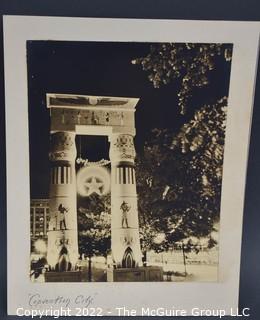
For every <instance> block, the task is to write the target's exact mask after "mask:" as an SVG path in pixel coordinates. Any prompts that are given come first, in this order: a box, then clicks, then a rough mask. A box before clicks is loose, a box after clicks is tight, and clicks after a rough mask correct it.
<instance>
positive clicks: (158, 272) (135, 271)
mask: <svg viewBox="0 0 260 320" xmlns="http://www.w3.org/2000/svg"><path fill="white" fill-rule="evenodd" d="M107 281H108V282H145V281H151V282H152V281H163V269H162V268H161V267H153V266H150V267H137V268H118V269H112V268H111V269H108V270H107Z"/></svg>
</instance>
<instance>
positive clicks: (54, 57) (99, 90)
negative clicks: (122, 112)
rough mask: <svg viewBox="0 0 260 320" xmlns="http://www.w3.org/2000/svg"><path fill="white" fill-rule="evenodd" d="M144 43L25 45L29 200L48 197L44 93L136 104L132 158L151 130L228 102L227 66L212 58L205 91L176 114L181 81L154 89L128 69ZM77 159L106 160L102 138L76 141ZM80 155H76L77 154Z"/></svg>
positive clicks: (176, 129) (174, 127)
mask: <svg viewBox="0 0 260 320" xmlns="http://www.w3.org/2000/svg"><path fill="white" fill-rule="evenodd" d="M150 45H151V44H150V43H136V42H129V43H127V42H71V41H28V42H27V66H28V97H29V107H28V110H29V140H30V144H29V145H30V180H31V181H30V182H31V186H30V187H31V198H36V199H37V198H48V197H49V194H48V193H49V159H48V151H49V135H50V133H49V127H50V115H49V109H47V107H46V93H63V94H64V93H66V94H83V95H84V94H87V95H97V96H119V97H136V98H140V100H139V102H138V104H137V106H136V113H135V125H136V137H135V147H136V151H137V153H139V154H140V153H142V151H143V148H144V144H145V142H146V141H147V140H148V141H149V139H151V130H153V129H154V128H169V129H170V130H173V131H174V132H176V133H178V132H179V130H180V127H181V126H182V125H183V124H184V123H187V122H188V121H189V120H191V119H192V118H193V117H194V112H195V110H198V109H200V108H201V107H202V106H203V105H205V104H209V105H211V104H214V103H216V101H217V100H218V99H221V98H222V97H223V96H228V91H229V78H230V67H231V63H230V62H226V61H225V59H223V58H216V66H215V69H214V70H213V71H211V72H210V74H209V85H207V86H205V87H203V88H198V89H197V90H193V96H192V98H191V99H190V103H189V107H188V112H187V113H186V114H185V116H183V115H181V114H180V108H179V106H178V99H177V98H178V96H177V94H178V92H179V89H180V82H181V81H171V83H170V84H168V85H162V86H161V87H160V88H158V89H155V88H154V87H153V85H152V83H151V82H150V81H149V80H148V78H147V73H145V72H144V71H143V70H142V68H141V66H137V65H133V64H131V61H132V60H133V59H135V58H139V57H144V56H146V55H147V54H148V53H149V51H150ZM76 143H77V150H78V157H83V158H84V159H86V158H87V159H89V160H90V161H98V160H100V159H102V158H104V159H109V155H108V151H109V143H108V141H107V137H93V136H82V137H78V136H77V138H76ZM79 153H80V154H79Z"/></svg>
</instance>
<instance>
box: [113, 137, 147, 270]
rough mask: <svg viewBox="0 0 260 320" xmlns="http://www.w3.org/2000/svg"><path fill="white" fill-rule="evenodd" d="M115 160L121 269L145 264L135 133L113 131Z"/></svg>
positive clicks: (116, 244)
mask: <svg viewBox="0 0 260 320" xmlns="http://www.w3.org/2000/svg"><path fill="white" fill-rule="evenodd" d="M109 139H110V152H109V154H110V160H111V213H112V218H111V242H112V243H111V249H112V256H113V260H114V262H115V264H116V266H117V267H118V268H135V267H138V266H141V265H142V254H141V248H140V238H139V222H138V209H137V193H136V180H135V163H134V161H135V156H136V153H135V147H134V141H133V135H132V134H128V133H112V134H111V135H110V137H109Z"/></svg>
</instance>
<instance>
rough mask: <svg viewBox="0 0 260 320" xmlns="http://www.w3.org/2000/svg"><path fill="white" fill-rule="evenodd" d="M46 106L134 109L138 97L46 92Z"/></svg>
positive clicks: (87, 108)
mask: <svg viewBox="0 0 260 320" xmlns="http://www.w3.org/2000/svg"><path fill="white" fill-rule="evenodd" d="M46 97H47V108H66V109H76V110H80V109H85V110H107V111H109V110H114V111H118V110H129V111H134V110H135V107H136V104H137V103H138V101H139V98H125V97H106V96H88V95H77V94H55V93H47V95H46Z"/></svg>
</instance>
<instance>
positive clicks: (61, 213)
mask: <svg viewBox="0 0 260 320" xmlns="http://www.w3.org/2000/svg"><path fill="white" fill-rule="evenodd" d="M50 142H51V143H50V144H51V147H50V153H49V158H50V163H51V179H50V180H51V182H50V222H49V230H48V249H47V261H48V264H49V265H50V268H51V270H53V271H71V270H75V266H76V263H77V261H78V233H77V202H76V178H75V158H76V146H75V134H74V133H71V132H55V133H52V134H51V141H50Z"/></svg>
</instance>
